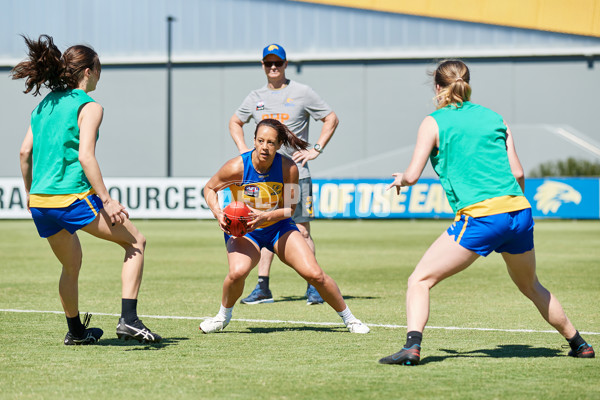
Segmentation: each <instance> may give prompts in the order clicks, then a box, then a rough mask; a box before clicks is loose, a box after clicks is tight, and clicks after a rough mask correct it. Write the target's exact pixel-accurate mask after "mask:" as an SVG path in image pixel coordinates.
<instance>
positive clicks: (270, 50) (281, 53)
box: [263, 43, 286, 60]
mask: <svg viewBox="0 0 600 400" xmlns="http://www.w3.org/2000/svg"><path fill="white" fill-rule="evenodd" d="M269 54H275V55H276V56H277V57H279V58H281V59H282V60H285V59H286V56H285V50H284V49H283V47H281V46H280V45H278V44H275V43H273V44H270V45H268V46H267V47H265V48H264V49H263V60H264V58H265V57H266V56H268V55H269Z"/></svg>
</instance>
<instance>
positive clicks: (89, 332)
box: [65, 313, 104, 346]
mask: <svg viewBox="0 0 600 400" xmlns="http://www.w3.org/2000/svg"><path fill="white" fill-rule="evenodd" d="M91 318H92V314H88V313H86V314H85V316H84V317H83V327H84V328H85V330H84V331H83V335H82V336H81V337H76V336H75V335H73V334H72V333H71V332H70V331H69V332H67V335H66V336H65V346H80V345H86V344H94V343H96V342H98V340H99V339H100V338H101V337H102V334H103V333H104V332H103V331H102V329H100V328H88V325H89V324H90V319H91Z"/></svg>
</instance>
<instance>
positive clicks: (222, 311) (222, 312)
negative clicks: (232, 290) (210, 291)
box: [217, 304, 233, 322]
mask: <svg viewBox="0 0 600 400" xmlns="http://www.w3.org/2000/svg"><path fill="white" fill-rule="evenodd" d="M232 314H233V307H229V308H225V307H223V305H222V304H221V308H219V313H218V314H217V317H219V316H220V317H223V318H225V321H227V322H229V321H230V320H231V315H232Z"/></svg>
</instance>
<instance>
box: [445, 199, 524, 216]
mask: <svg viewBox="0 0 600 400" xmlns="http://www.w3.org/2000/svg"><path fill="white" fill-rule="evenodd" d="M526 208H531V204H529V201H527V198H525V196H500V197H494V198H492V199H487V200H483V201H480V202H479V203H475V204H471V205H470V206H467V207H465V208H462V209H460V210H458V212H457V213H456V218H455V219H454V220H455V221H458V220H459V219H460V216H461V215H468V216H471V217H475V218H478V217H486V216H488V215H496V214H502V213H507V212H512V211H519V210H524V209H526Z"/></svg>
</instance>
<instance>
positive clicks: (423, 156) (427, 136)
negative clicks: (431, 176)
mask: <svg viewBox="0 0 600 400" xmlns="http://www.w3.org/2000/svg"><path fill="white" fill-rule="evenodd" d="M438 136H439V135H438V126H437V122H435V119H434V118H433V117H431V116H427V117H425V119H424V120H423V122H421V126H420V127H419V131H418V133H417V144H416V145H415V150H414V151H413V156H412V159H411V160H410V164H408V167H407V168H406V171H404V173H400V172H397V173H395V174H392V176H393V177H394V182H392V183H390V184H389V185H388V186H387V190H389V189H391V188H393V187H395V188H396V193H398V194H400V189H401V188H402V186H412V185H414V184H415V183H417V181H418V180H419V178H420V177H421V174H422V173H423V170H424V169H425V166H426V165H427V160H428V159H429V155H430V154H431V152H432V151H433V149H434V148H436V147H439V137H438Z"/></svg>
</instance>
